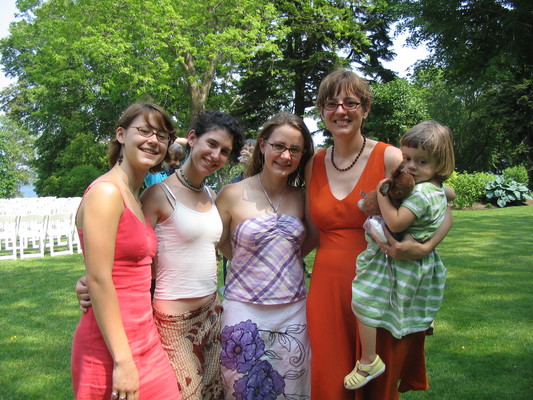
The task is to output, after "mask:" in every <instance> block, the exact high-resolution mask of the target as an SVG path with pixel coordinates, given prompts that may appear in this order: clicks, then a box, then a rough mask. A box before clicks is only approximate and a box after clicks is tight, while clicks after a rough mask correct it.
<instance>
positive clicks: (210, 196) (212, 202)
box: [204, 186, 215, 204]
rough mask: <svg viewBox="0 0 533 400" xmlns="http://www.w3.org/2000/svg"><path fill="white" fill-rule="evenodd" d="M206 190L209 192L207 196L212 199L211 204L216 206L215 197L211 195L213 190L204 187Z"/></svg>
mask: <svg viewBox="0 0 533 400" xmlns="http://www.w3.org/2000/svg"><path fill="white" fill-rule="evenodd" d="M204 188H205V191H206V192H207V195H208V196H209V198H210V199H211V204H215V199H214V198H213V195H212V194H211V190H210V189H209V188H208V187H207V186H204Z"/></svg>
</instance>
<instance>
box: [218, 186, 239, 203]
mask: <svg viewBox="0 0 533 400" xmlns="http://www.w3.org/2000/svg"><path fill="white" fill-rule="evenodd" d="M243 182H244V181H240V182H235V183H228V184H227V185H224V186H223V187H222V189H221V190H220V192H219V193H218V196H217V206H218V205H219V204H222V205H228V204H229V203H231V202H233V201H235V199H237V198H238V193H240V192H241V191H242V186H243Z"/></svg>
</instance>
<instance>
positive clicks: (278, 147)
mask: <svg viewBox="0 0 533 400" xmlns="http://www.w3.org/2000/svg"><path fill="white" fill-rule="evenodd" d="M264 141H265V142H267V143H268V144H269V145H271V146H272V150H274V151H275V152H276V153H283V152H284V151H285V150H289V153H290V155H291V156H294V157H297V156H301V155H302V153H303V152H304V149H302V148H301V147H287V146H285V145H284V144H281V143H270V142H269V141H268V140H266V139H264Z"/></svg>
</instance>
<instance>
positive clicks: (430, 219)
mask: <svg viewBox="0 0 533 400" xmlns="http://www.w3.org/2000/svg"><path fill="white" fill-rule="evenodd" d="M400 146H401V147H400V150H401V151H402V154H403V159H404V168H403V170H404V171H405V172H407V173H408V174H411V175H412V176H413V178H414V182H415V183H416V185H415V188H414V190H413V191H412V192H411V194H409V196H408V197H407V198H405V199H404V200H403V202H402V204H401V206H400V208H398V209H397V208H396V207H395V206H394V205H393V204H392V202H391V200H390V199H389V197H388V196H378V204H379V208H380V210H381V215H382V216H383V219H384V221H385V223H386V225H387V227H388V228H389V229H390V230H391V232H397V233H399V232H407V233H410V234H411V235H412V236H413V237H414V238H415V239H416V240H418V241H419V242H425V241H427V240H428V239H429V238H430V237H431V236H433V235H434V233H435V232H436V231H437V229H438V228H439V226H440V224H441V223H442V221H444V217H445V216H446V209H447V204H448V200H447V198H446V186H445V185H443V182H444V181H445V180H446V179H447V178H448V177H449V176H450V175H451V174H452V172H453V169H454V166H455V158H454V154H453V139H452V133H451V130H450V129H449V128H448V127H446V126H444V125H441V124H440V123H438V122H436V121H424V122H421V123H419V124H417V125H416V126H414V127H413V128H411V129H409V130H408V131H407V132H406V133H405V134H404V135H403V136H402V138H401V139H400ZM382 183H383V181H382V182H381V183H380V185H379V186H381V184H382ZM379 186H378V188H379ZM366 238H367V242H368V245H367V247H366V249H365V250H364V251H363V252H362V253H361V254H359V256H358V257H357V275H356V276H355V279H354V281H353V284H352V308H353V310H354V312H355V315H356V316H357V327H358V329H359V338H360V340H361V349H362V351H361V358H360V360H358V361H357V363H356V365H355V368H354V369H353V371H352V372H351V373H350V374H348V375H347V376H346V377H345V379H344V385H345V386H346V387H347V388H349V389H358V388H360V387H362V386H364V385H366V384H367V383H368V382H369V381H370V380H372V379H375V378H376V377H377V376H379V375H380V374H381V373H383V372H384V371H385V369H386V368H387V366H386V365H385V364H384V363H383V361H382V360H381V358H380V356H379V354H377V353H376V329H377V328H378V327H379V328H383V329H387V330H388V331H389V332H390V333H391V334H392V336H394V337H395V338H397V339H401V338H402V337H404V336H406V335H408V334H410V333H414V332H423V331H426V330H427V329H428V328H429V327H430V326H431V323H432V322H433V321H434V320H435V316H436V315H437V312H438V311H439V309H440V306H441V303H442V297H443V295H444V285H445V281H446V268H445V267H444V264H443V263H442V260H441V258H440V256H439V254H438V252H437V250H436V249H433V250H432V251H431V252H429V254H427V255H426V256H425V257H424V258H422V259H419V260H396V259H394V258H392V257H389V256H388V255H387V254H385V253H383V252H382V251H381V248H380V247H379V245H378V244H377V243H376V242H375V241H374V240H373V239H372V238H371V237H369V236H368V235H367V236H366Z"/></svg>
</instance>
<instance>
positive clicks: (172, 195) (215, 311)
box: [77, 111, 243, 400]
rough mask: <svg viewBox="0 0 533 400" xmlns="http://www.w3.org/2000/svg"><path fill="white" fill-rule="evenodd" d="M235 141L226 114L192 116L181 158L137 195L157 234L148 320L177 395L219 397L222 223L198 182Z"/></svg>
mask: <svg viewBox="0 0 533 400" xmlns="http://www.w3.org/2000/svg"><path fill="white" fill-rule="evenodd" d="M242 141H243V136H242V130H241V127H240V125H239V124H238V122H237V121H236V120H235V119H233V118H232V117H231V116H230V115H228V114H226V113H225V112H220V111H205V112H202V113H200V114H199V115H198V116H197V118H196V119H195V121H194V122H193V124H192V127H191V129H190V130H189V132H188V134H187V148H188V150H189V152H188V153H189V154H188V157H187V159H186V161H185V162H184V163H183V165H182V166H181V167H180V168H179V169H178V170H176V171H175V173H174V174H173V175H172V176H170V177H168V178H167V179H166V180H164V181H163V182H160V183H158V184H155V185H152V186H150V187H149V188H147V189H146V190H145V191H144V192H143V194H142V196H141V201H142V204H143V211H144V214H145V216H146V218H147V219H148V221H149V223H150V225H151V226H152V227H154V230H155V234H156V235H157V238H158V248H157V257H156V262H155V263H154V273H155V276H156V283H155V292H154V298H153V309H154V318H155V322H156V325H157V328H158V330H159V334H160V337H161V342H162V344H163V348H164V349H165V350H166V352H167V354H168V357H169V359H170V362H171V364H172V367H173V368H174V372H175V375H176V379H177V381H178V384H179V388H180V392H181V397H182V399H191V400H192V399H203V400H218V399H223V398H224V389H223V385H222V382H221V372H220V351H221V347H220V329H221V328H220V316H221V311H222V309H221V306H220V300H219V298H218V294H217V257H216V247H217V245H218V243H219V240H220V237H221V235H222V231H223V227H222V221H221V219H220V216H219V213H218V211H217V208H216V206H215V202H214V201H215V193H214V191H213V190H212V189H210V188H209V187H208V186H207V185H206V183H205V180H206V178H207V177H208V176H209V175H211V174H213V173H214V172H216V171H218V170H219V169H220V168H222V167H223V166H224V165H225V164H226V162H227V161H228V160H232V161H234V162H236V161H237V157H238V155H239V151H240V149H241V147H242ZM80 286H81V284H79V285H77V291H78V298H80V300H81V299H82V297H80V293H83V287H80ZM82 305H83V306H87V303H86V302H84V303H82Z"/></svg>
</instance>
